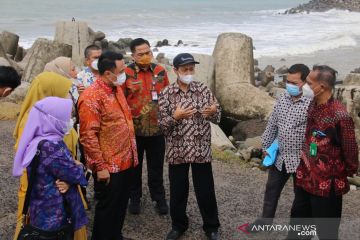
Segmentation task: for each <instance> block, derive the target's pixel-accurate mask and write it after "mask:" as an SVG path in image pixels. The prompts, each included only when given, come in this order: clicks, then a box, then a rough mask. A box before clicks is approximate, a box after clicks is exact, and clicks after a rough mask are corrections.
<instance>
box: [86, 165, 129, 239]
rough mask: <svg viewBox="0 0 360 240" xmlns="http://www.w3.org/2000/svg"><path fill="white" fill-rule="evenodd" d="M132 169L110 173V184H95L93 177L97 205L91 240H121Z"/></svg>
mask: <svg viewBox="0 0 360 240" xmlns="http://www.w3.org/2000/svg"><path fill="white" fill-rule="evenodd" d="M133 170H134V169H133V168H130V169H127V170H125V171H122V172H119V173H110V183H109V185H107V186H106V185H105V183H104V182H97V181H96V177H94V180H95V182H94V184H95V187H94V188H95V191H96V197H97V203H96V206H95V217H94V227H93V232H92V240H121V239H122V227H123V224H124V219H125V215H126V208H127V204H128V201H129V195H130V182H131V180H132V177H133Z"/></svg>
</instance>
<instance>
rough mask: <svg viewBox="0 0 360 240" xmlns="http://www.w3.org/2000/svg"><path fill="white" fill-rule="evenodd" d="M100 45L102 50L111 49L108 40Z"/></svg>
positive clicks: (104, 40)
mask: <svg viewBox="0 0 360 240" xmlns="http://www.w3.org/2000/svg"><path fill="white" fill-rule="evenodd" d="M100 43H101V46H100V47H101V48H102V49H107V48H108V47H109V42H108V40H107V39H103V40H101V41H100Z"/></svg>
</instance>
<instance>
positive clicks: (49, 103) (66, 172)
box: [13, 97, 88, 231]
mask: <svg viewBox="0 0 360 240" xmlns="http://www.w3.org/2000/svg"><path fill="white" fill-rule="evenodd" d="M72 106H73V104H72V101H71V100H70V99H63V98H58V97H47V98H44V99H42V100H40V101H38V102H37V103H36V104H35V105H34V106H33V108H32V109H31V111H30V114H29V118H28V120H27V123H26V126H25V128H24V132H23V134H22V137H21V139H20V142H19V146H18V149H17V152H16V155H15V160H14V167H13V175H14V176H20V175H21V174H22V170H23V169H24V168H27V171H28V173H30V172H31V165H30V164H31V161H32V160H33V158H34V156H35V154H36V152H37V149H38V145H39V143H40V142H41V146H40V148H39V150H40V155H39V166H38V168H37V172H36V179H35V181H34V183H33V190H32V193H31V198H30V205H29V215H30V224H31V225H33V226H34V227H37V228H39V229H41V230H45V231H57V230H59V229H61V228H62V227H64V225H65V224H66V223H67V216H66V211H65V207H64V201H66V202H67V203H68V204H69V205H70V209H71V222H72V225H73V227H74V230H75V231H76V230H77V229H80V228H81V227H82V226H84V225H86V224H87V223H88V219H87V217H86V213H85V209H84V205H83V203H82V200H81V196H80V194H79V192H78V191H77V187H76V185H81V186H86V185H87V181H86V179H85V176H84V174H83V169H82V166H81V165H77V164H76V163H75V161H74V160H73V158H72V156H71V153H70V151H69V149H68V148H67V147H66V145H65V143H64V141H63V138H64V136H65V134H67V133H68V131H69V130H70V129H71V127H72V123H71V111H72ZM58 179H59V180H61V181H64V182H66V183H68V184H69V185H70V187H69V190H68V191H67V192H66V193H64V194H62V193H60V191H59V190H58V188H57V186H56V181H57V180H58Z"/></svg>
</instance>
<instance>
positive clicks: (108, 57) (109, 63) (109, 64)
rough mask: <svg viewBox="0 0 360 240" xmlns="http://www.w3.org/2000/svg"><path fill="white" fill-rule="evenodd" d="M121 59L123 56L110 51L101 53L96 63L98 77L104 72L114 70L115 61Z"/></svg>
mask: <svg viewBox="0 0 360 240" xmlns="http://www.w3.org/2000/svg"><path fill="white" fill-rule="evenodd" d="M123 59H124V56H123V55H122V54H121V53H116V52H112V51H108V52H104V53H102V54H101V56H100V58H99V62H98V68H99V73H100V75H103V74H104V73H105V71H112V70H114V69H115V68H116V61H119V60H123Z"/></svg>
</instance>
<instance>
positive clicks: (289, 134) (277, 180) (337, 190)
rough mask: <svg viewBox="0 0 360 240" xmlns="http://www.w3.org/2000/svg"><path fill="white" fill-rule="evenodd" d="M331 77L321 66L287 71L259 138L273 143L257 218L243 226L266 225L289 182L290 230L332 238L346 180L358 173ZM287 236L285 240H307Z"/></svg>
mask: <svg viewBox="0 0 360 240" xmlns="http://www.w3.org/2000/svg"><path fill="white" fill-rule="evenodd" d="M336 74H337V72H336V71H335V70H334V69H332V68H331V67H329V66H326V65H315V66H314V67H313V69H312V70H311V71H310V69H309V68H308V67H307V66H306V65H304V64H295V65H293V66H291V67H290V68H289V71H288V74H287V80H286V90H287V91H286V93H285V94H284V95H282V96H281V97H280V98H279V99H278V100H277V102H276V104H275V106H274V110H273V112H272V113H271V116H270V118H269V120H268V124H267V126H266V129H265V131H264V133H263V135H262V142H263V149H264V152H265V154H266V149H269V148H270V147H271V145H272V144H273V143H274V141H277V143H278V154H277V158H276V161H275V163H274V165H273V166H271V167H270V169H269V173H268V180H267V183H266V189H265V196H264V203H263V210H262V216H261V217H259V218H258V219H256V220H255V221H254V222H253V223H252V224H250V225H249V226H248V227H247V230H248V231H249V232H253V233H255V232H256V231H258V229H260V228H258V226H261V225H271V224H272V223H273V219H274V217H275V212H276V208H277V204H278V200H279V198H280V195H281V192H282V190H283V188H284V186H285V184H286V182H287V181H288V180H289V178H290V177H292V178H293V183H294V184H293V185H294V194H295V199H294V202H293V204H292V208H291V214H290V217H291V220H290V225H291V226H292V225H303V226H304V227H306V226H310V225H315V230H316V233H317V236H318V238H319V239H338V232H339V225H340V220H341V212H342V196H343V195H344V194H346V193H347V192H348V191H349V189H350V187H349V182H348V179H347V177H352V176H353V175H354V174H355V173H356V172H357V171H358V168H359V159H358V145H357V142H356V137H355V129H354V122H353V120H352V118H351V116H350V115H349V113H348V112H347V111H346V108H345V106H343V105H342V104H341V103H340V102H339V101H337V100H335V99H334V98H333V90H334V87H335V82H336ZM311 237H312V236H309V235H306V234H305V236H304V234H303V233H302V232H301V231H300V232H296V231H290V232H289V234H288V239H311Z"/></svg>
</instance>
